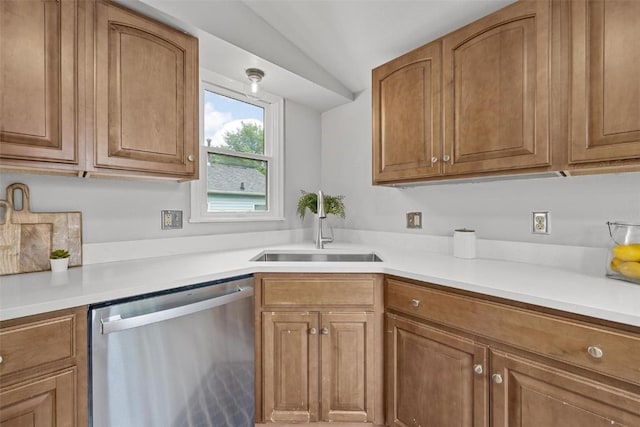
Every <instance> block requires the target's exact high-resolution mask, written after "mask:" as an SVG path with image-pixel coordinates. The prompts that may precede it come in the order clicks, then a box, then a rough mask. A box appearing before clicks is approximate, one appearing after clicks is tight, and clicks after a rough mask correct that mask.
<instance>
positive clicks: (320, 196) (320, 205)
mask: <svg viewBox="0 0 640 427" xmlns="http://www.w3.org/2000/svg"><path fill="white" fill-rule="evenodd" d="M316 210H317V211H318V218H326V217H327V213H326V212H325V210H324V194H323V193H322V190H319V191H318V201H317V204H316Z"/></svg>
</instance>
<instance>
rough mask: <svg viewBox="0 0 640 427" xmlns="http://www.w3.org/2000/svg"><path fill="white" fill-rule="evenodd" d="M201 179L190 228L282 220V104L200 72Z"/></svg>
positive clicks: (195, 192) (193, 191)
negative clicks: (199, 224) (216, 223)
mask: <svg viewBox="0 0 640 427" xmlns="http://www.w3.org/2000/svg"><path fill="white" fill-rule="evenodd" d="M201 76H202V79H203V81H202V89H201V99H202V102H201V132H200V135H201V146H200V179H199V180H198V181H196V182H193V183H192V184H191V222H207V221H268V220H282V219H284V218H283V216H282V211H283V197H282V193H283V154H282V153H283V147H282V146H283V144H282V135H283V117H282V116H283V104H284V101H283V100H282V98H280V97H276V96H273V95H269V94H266V93H264V92H262V93H260V94H259V97H258V98H253V97H249V96H247V95H245V94H244V87H243V85H242V84H239V83H237V82H232V81H229V80H227V79H223V78H222V77H220V76H217V75H215V74H213V73H210V72H207V71H206V70H201Z"/></svg>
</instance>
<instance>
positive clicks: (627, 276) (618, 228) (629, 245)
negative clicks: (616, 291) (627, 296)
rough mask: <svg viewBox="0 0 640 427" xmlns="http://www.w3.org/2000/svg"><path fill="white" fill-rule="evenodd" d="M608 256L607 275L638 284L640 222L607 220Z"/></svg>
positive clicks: (639, 277) (639, 271)
mask: <svg viewBox="0 0 640 427" xmlns="http://www.w3.org/2000/svg"><path fill="white" fill-rule="evenodd" d="M607 225H608V226H609V235H611V242H610V243H609V245H610V246H609V256H608V259H607V277H611V278H612V279H620V280H626V281H628V282H633V283H638V284H640V223H636V224H632V223H629V222H620V221H618V222H607Z"/></svg>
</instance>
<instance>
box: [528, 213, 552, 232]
mask: <svg viewBox="0 0 640 427" xmlns="http://www.w3.org/2000/svg"><path fill="white" fill-rule="evenodd" d="M531 232H532V233H533V234H550V233H549V212H531Z"/></svg>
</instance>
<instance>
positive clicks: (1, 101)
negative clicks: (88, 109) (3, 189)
mask: <svg viewBox="0 0 640 427" xmlns="http://www.w3.org/2000/svg"><path fill="white" fill-rule="evenodd" d="M77 14H78V8H77V4H76V2H75V1H74V0H61V1H55V0H33V1H24V0H2V1H0V158H3V159H17V160H31V161H42V162H58V163H60V162H62V163H77V162H78V154H77V149H76V144H77V135H76V113H77V104H76V102H77V77H78V76H77V72H76V54H77V41H76V26H77V20H78V15H77ZM2 163H6V162H4V161H3V162H2Z"/></svg>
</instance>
